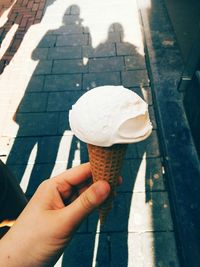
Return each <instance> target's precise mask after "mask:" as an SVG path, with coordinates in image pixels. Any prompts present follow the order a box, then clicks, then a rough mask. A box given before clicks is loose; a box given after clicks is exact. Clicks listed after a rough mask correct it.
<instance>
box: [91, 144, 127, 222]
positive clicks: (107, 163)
mask: <svg viewBox="0 0 200 267" xmlns="http://www.w3.org/2000/svg"><path fill="white" fill-rule="evenodd" d="M126 148H127V144H115V145H113V146H111V147H100V146H95V145H91V144H88V154H89V160H90V164H91V170H92V176H93V182H96V181H98V180H106V181H108V182H109V184H110V187H111V191H110V195H109V197H108V198H107V199H106V201H105V202H104V203H103V204H102V205H101V207H100V208H99V218H100V223H101V224H103V223H104V221H105V219H106V216H107V214H108V212H109V211H110V210H111V208H112V201H113V198H114V195H115V186H116V185H117V181H118V176H119V173H120V170H121V167H122V162H123V158H124V156H125V153H126Z"/></svg>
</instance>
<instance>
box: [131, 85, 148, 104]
mask: <svg viewBox="0 0 200 267" xmlns="http://www.w3.org/2000/svg"><path fill="white" fill-rule="evenodd" d="M130 89H131V90H133V91H134V92H135V93H136V94H138V95H139V96H140V97H142V98H143V99H144V100H145V101H146V102H147V104H148V105H152V93H151V88H150V87H143V86H140V87H134V88H130Z"/></svg>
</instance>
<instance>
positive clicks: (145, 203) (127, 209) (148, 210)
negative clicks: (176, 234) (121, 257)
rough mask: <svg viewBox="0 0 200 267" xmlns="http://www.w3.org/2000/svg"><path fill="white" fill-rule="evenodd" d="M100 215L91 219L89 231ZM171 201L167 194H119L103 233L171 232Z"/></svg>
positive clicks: (95, 214)
mask: <svg viewBox="0 0 200 267" xmlns="http://www.w3.org/2000/svg"><path fill="white" fill-rule="evenodd" d="M97 218H98V214H97V212H96V213H93V214H92V215H91V216H90V217H89V231H92V229H93V228H94V225H96V223H97ZM172 229H173V225H172V220H171V216H170V208H169V201H168V197H167V193H166V192H146V193H145V192H141V193H137V192H134V193H133V194H132V193H118V194H117V196H116V198H115V200H114V203H113V208H112V210H111V211H110V213H109V214H108V216H107V219H106V222H105V224H104V225H103V226H102V228H101V231H102V232H115V231H118V232H119V231H125V232H126V231H129V232H144V231H171V230H172Z"/></svg>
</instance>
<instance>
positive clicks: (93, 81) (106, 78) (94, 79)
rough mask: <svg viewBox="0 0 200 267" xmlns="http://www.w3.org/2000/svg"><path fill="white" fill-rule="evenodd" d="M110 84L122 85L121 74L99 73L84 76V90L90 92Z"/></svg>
mask: <svg viewBox="0 0 200 267" xmlns="http://www.w3.org/2000/svg"><path fill="white" fill-rule="evenodd" d="M108 84H111V85H120V84H121V81H120V72H98V73H86V74H83V89H84V90H89V89H91V88H94V87H97V86H102V85H108Z"/></svg>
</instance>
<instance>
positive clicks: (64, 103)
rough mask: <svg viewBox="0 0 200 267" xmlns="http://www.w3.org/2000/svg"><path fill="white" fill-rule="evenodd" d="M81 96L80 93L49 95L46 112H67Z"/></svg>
mask: <svg viewBox="0 0 200 267" xmlns="http://www.w3.org/2000/svg"><path fill="white" fill-rule="evenodd" d="M82 94H83V92H80V91H74V92H73V93H72V92H70V91H69V92H55V93H50V94H49V100H48V105H47V110H48V111H68V110H70V109H71V107H72V105H73V104H74V103H75V102H76V101H77V100H78V98H79V97H80V96H81V95H82Z"/></svg>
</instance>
